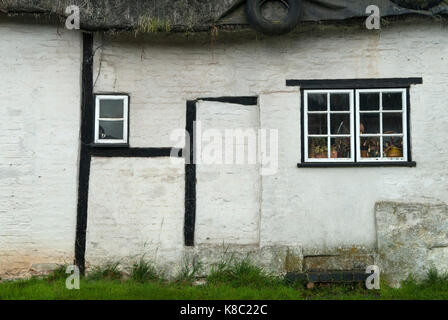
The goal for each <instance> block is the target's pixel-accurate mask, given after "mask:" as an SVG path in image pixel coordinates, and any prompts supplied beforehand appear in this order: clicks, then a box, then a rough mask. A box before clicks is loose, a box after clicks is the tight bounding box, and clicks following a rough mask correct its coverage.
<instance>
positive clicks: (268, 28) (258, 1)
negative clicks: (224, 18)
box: [246, 0, 302, 35]
mask: <svg viewBox="0 0 448 320" xmlns="http://www.w3.org/2000/svg"><path fill="white" fill-rule="evenodd" d="M301 4H302V1H301V0H277V1H273V0H247V3H246V15H247V19H248V21H249V23H250V24H251V25H252V26H253V27H254V28H255V29H256V30H258V31H260V32H262V33H264V34H269V35H280V34H285V33H288V32H290V31H291V30H292V29H294V28H295V27H296V26H297V24H298V23H299V20H300V11H301V10H300V9H301Z"/></svg>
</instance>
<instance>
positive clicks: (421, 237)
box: [375, 202, 448, 285]
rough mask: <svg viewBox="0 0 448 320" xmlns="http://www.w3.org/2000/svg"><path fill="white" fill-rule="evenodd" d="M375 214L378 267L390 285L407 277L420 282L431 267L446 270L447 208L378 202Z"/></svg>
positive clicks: (445, 206) (397, 283) (447, 242)
mask: <svg viewBox="0 0 448 320" xmlns="http://www.w3.org/2000/svg"><path fill="white" fill-rule="evenodd" d="M375 215H376V224H377V236H378V254H379V266H380V268H381V271H382V272H383V273H384V274H385V275H386V278H387V280H388V281H389V282H390V283H391V284H393V285H399V282H400V281H401V280H404V279H406V278H407V277H408V275H409V274H413V275H414V276H415V277H416V278H417V279H421V278H422V277H424V276H425V275H426V272H427V271H428V270H429V269H431V268H437V269H438V270H439V271H447V269H448V268H447V266H448V264H447V261H448V259H447V258H448V219H447V217H448V206H447V205H445V204H440V205H433V204H421V203H397V202H379V203H377V204H376V205H375ZM445 246H447V247H445Z"/></svg>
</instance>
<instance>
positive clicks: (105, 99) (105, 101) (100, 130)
mask: <svg viewBox="0 0 448 320" xmlns="http://www.w3.org/2000/svg"><path fill="white" fill-rule="evenodd" d="M128 115H129V97H128V96H126V95H97V96H96V99H95V139H94V141H95V144H109V145H124V144H125V145H127V144H128Z"/></svg>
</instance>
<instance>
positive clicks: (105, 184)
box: [86, 157, 185, 266]
mask: <svg viewBox="0 0 448 320" xmlns="http://www.w3.org/2000/svg"><path fill="white" fill-rule="evenodd" d="M184 185H185V180H184V163H183V160H179V159H175V161H174V162H172V161H171V159H170V158H132V159H129V158H98V157H94V158H93V159H92V164H91V175H90V185H89V209H88V225H87V243H86V248H87V249H86V260H87V261H88V262H89V263H90V264H91V265H102V264H106V263H108V262H117V261H120V262H123V263H129V262H131V263H132V262H134V261H136V260H139V259H140V258H142V257H143V255H144V258H145V259H151V260H152V261H154V262H156V263H158V264H160V265H168V266H169V265H173V261H174V262H176V263H175V265H176V266H177V265H178V262H179V260H180V258H181V253H182V249H183V243H184V239H183V226H184V192H185V191H184V190H185V189H184Z"/></svg>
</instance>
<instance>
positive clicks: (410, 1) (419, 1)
mask: <svg viewBox="0 0 448 320" xmlns="http://www.w3.org/2000/svg"><path fill="white" fill-rule="evenodd" d="M391 1H392V2H393V3H395V4H397V5H399V6H400V7H403V8H407V9H413V10H429V9H431V8H433V7H435V6H438V5H439V4H441V3H442V2H443V0H391Z"/></svg>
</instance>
